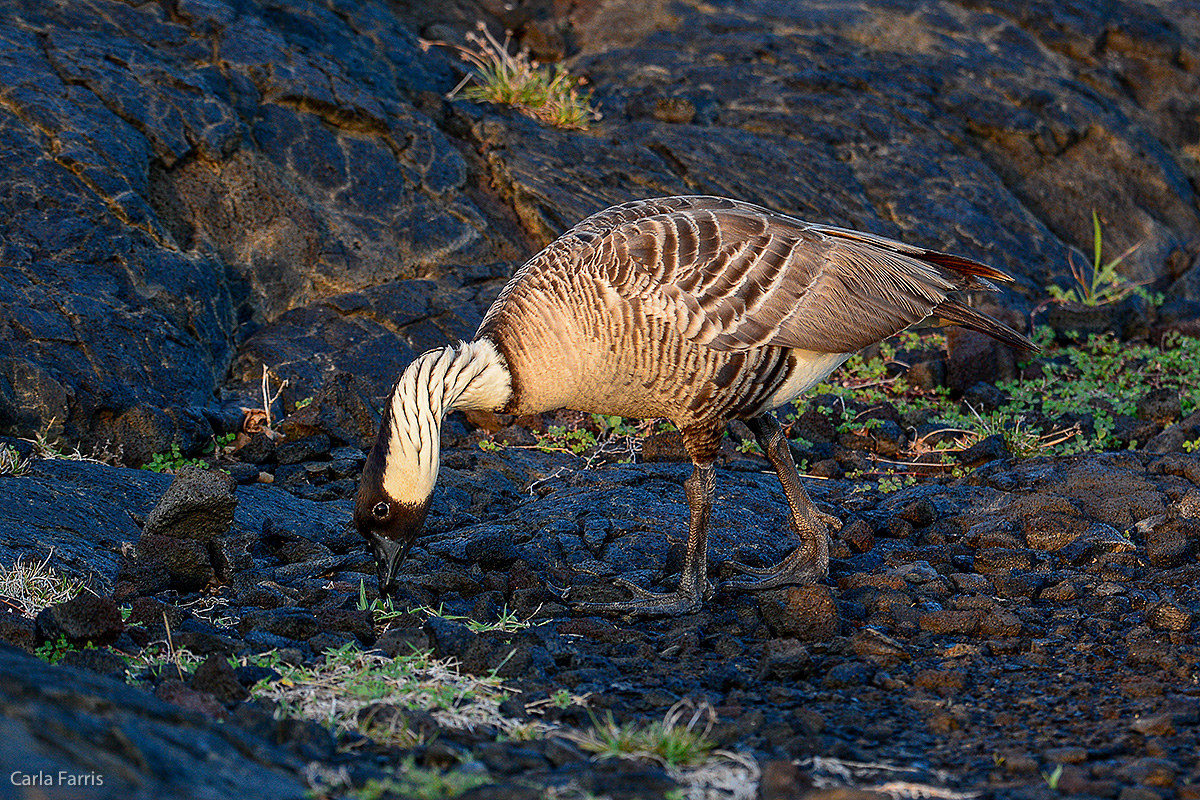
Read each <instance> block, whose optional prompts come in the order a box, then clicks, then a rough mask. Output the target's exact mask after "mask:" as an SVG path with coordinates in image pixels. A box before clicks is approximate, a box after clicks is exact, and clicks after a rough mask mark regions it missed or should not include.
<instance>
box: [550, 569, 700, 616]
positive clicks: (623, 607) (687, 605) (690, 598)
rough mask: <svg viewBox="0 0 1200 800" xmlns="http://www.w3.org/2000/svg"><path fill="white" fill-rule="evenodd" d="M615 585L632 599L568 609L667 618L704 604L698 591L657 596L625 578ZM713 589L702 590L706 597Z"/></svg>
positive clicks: (618, 580) (681, 591)
mask: <svg viewBox="0 0 1200 800" xmlns="http://www.w3.org/2000/svg"><path fill="white" fill-rule="evenodd" d="M614 583H616V584H617V585H618V586H621V587H624V588H625V589H627V590H628V591H629V593H630V594H632V595H633V597H631V598H629V599H628V600H617V601H615V602H611V603H572V604H571V608H572V609H574V610H575V611H579V612H582V613H585V614H631V615H633V616H635V617H668V616H675V615H678V614H694V613H696V612H697V611H699V610H700V608H701V606H702V605H703V598H702V596H701V592H699V591H695V592H687V591H684V590H682V589H677V590H675V591H674V592H668V593H666V594H659V593H657V592H651V591H647V590H646V589H643V588H642V587H640V586H638V585H637V584H636V583H632V582H630V581H627V580H625V579H624V578H616V579H614ZM711 594H712V587H711V586H706V587H705V592H704V595H705V596H711Z"/></svg>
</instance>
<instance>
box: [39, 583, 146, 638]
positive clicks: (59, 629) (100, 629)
mask: <svg viewBox="0 0 1200 800" xmlns="http://www.w3.org/2000/svg"><path fill="white" fill-rule="evenodd" d="M36 624H37V635H38V641H41V642H54V641H57V640H58V639H60V638H65V639H66V640H67V641H68V642H69V643H70V644H72V645H74V646H76V647H80V646H82V645H85V644H88V643H89V642H90V643H91V644H94V645H104V644H109V643H111V642H113V641H116V639H117V637H118V636H120V635H121V634H122V633H124V631H125V623H124V622H123V621H122V619H121V610H120V609H119V608H117V604H116V603H115V602H113V599H112V598H111V597H98V596H96V595H94V594H91V593H90V592H85V593H84V594H81V595H79V596H78V597H76V598H74V599H73V600H68V601H67V602H65V603H56V604H55V605H52V606H49V607H47V608H44V609H42V610H41V612H40V613H39V614H38V615H37V620H36Z"/></svg>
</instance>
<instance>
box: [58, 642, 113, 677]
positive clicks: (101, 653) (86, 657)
mask: <svg viewBox="0 0 1200 800" xmlns="http://www.w3.org/2000/svg"><path fill="white" fill-rule="evenodd" d="M58 663H59V664H61V665H62V666H64V667H75V668H76V669H86V670H89V671H90V672H94V673H96V674H97V675H105V676H107V677H109V678H113V679H115V680H119V681H124V680H125V673H126V670H127V665H126V664H125V659H123V658H121V657H120V656H119V655H117V654H116V653H113V652H111V651H109V650H101V649H99V648H96V647H85V648H84V649H82V650H69V651H67V652H66V653H64V654H63V657H62V660H61V661H59V662H58Z"/></svg>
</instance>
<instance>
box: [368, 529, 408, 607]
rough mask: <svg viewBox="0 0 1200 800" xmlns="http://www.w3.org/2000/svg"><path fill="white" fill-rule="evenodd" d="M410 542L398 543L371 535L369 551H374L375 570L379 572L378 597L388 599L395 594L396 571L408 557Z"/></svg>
mask: <svg viewBox="0 0 1200 800" xmlns="http://www.w3.org/2000/svg"><path fill="white" fill-rule="evenodd" d="M411 546H412V542H411V541H400V540H397V539H389V538H387V537H386V536H380V535H379V534H377V533H372V534H371V549H372V550H374V551H375V568H376V569H377V570H378V571H379V596H380V597H390V596H391V595H394V594H395V593H396V570H397V569H399V568H400V562H401V561H403V560H404V557H405V556H406V555H408V548H409V547H411Z"/></svg>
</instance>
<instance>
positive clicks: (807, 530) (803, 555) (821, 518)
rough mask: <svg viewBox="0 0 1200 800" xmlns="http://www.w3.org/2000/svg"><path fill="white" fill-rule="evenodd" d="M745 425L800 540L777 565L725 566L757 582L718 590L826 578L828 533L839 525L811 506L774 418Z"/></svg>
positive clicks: (758, 588) (770, 586) (756, 588)
mask: <svg viewBox="0 0 1200 800" xmlns="http://www.w3.org/2000/svg"><path fill="white" fill-rule="evenodd" d="M746 424H747V425H748V426H749V427H750V430H751V431H753V432H754V438H755V439H757V440H758V446H759V447H761V448H762V449H763V452H764V453H766V456H767V459H768V460H770V462H771V466H773V467H774V468H775V474H776V475H778V476H779V483H780V485H781V486H782V487H783V493H784V495H785V496H786V497H787V501H788V506H790V507H791V509H792V523H793V525H794V526H795V528H796V533H797V534H799V536H800V546H799V547H797V548H796V549H795V550H794V551H792V553H791V555H789V556H788V557H787V558H785V559H784V560H783V561H781V562H780V563H779V564H777V565H776V566H774V567H770V568H768V569H759V568H757V567H749V566H746V565H745V564H738V563H736V562H732V561H730V562H726V563H727V565H728V566H730V567H732V568H733V569H734V570H736V571H738V572H741V573H744V574H747V575H751V576H754V578H757V580H750V579H747V580H733V581H726V582H725V583H723V584H721V588H722V589H743V590H748V591H762V590H765V589H777V588H779V587H781V586H794V585H796V584H804V583H816V582H817V581H819V580H822V579H824V578H825V577H826V576H827V575H828V574H829V535H828V531H829V530H830V529H832V530H838V529H839V528H841V526H842V523H841V521H840V520H838V519H837V517H832V516H830V515H829V514H823V513H821V512H820V511H818V510H817V508H816V506H814V505H813V502H812V500H811V499H810V498H809V496H808V492H806V491H805V490H804V486H803V485H802V484H801V483H800V475H799V474H798V473H797V472H796V464H795V462H793V461H792V453H791V451H790V450H789V449H788V444H787V439H786V438H785V437H784V435H783V430H782V429H781V428H780V427H779V423H778V422H777V421H776V420H775V417H773V416H771V415H770V414H762V415H760V416H757V417H754V418H753V419H750V420H747V423H746Z"/></svg>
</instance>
